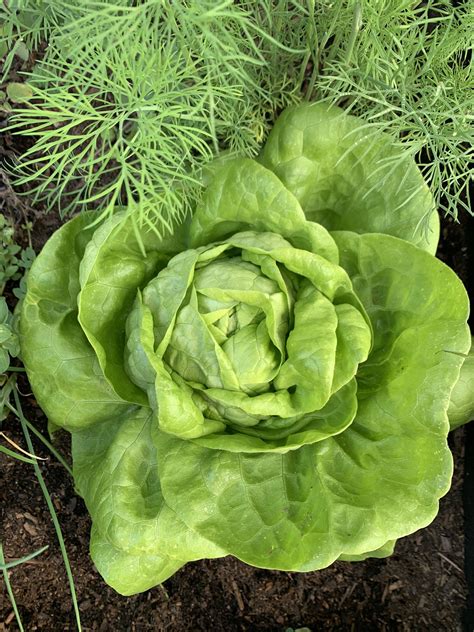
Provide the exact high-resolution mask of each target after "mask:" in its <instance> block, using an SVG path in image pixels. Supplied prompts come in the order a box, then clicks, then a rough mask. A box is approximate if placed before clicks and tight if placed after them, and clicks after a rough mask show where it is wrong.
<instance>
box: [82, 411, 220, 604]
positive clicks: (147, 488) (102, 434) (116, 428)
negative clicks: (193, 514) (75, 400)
mask: <svg viewBox="0 0 474 632" xmlns="http://www.w3.org/2000/svg"><path fill="white" fill-rule="evenodd" d="M152 425H153V422H152V411H151V410H150V409H149V408H136V409H135V411H132V412H129V413H127V414H124V415H122V416H121V417H119V418H113V419H111V420H110V421H108V422H105V423H101V424H97V425H96V426H94V428H92V429H91V428H87V429H85V430H84V431H82V432H76V433H74V434H73V444H72V447H73V450H72V452H73V460H74V479H75V483H76V487H77V489H78V491H79V493H80V494H81V495H82V496H83V497H84V499H85V501H86V504H87V508H88V510H89V513H90V514H91V517H92V520H93V522H94V530H93V535H92V542H91V555H92V558H93V560H94V562H95V563H96V565H97V567H98V569H99V571H100V572H101V573H102V574H103V575H104V576H105V577H106V578H107V581H108V583H109V584H110V585H111V586H113V587H114V588H115V590H117V591H118V592H120V593H122V594H133V593H135V592H140V591H143V590H146V589H148V588H151V587H152V586H155V585H156V584H158V583H161V582H163V581H164V580H165V579H167V578H168V577H169V576H170V575H172V574H173V573H174V572H175V571H176V570H178V568H180V567H181V566H183V564H185V563H186V562H188V561H190V560H195V559H200V558H202V557H208V558H212V557H219V556H222V555H225V552H224V551H222V550H221V549H219V548H218V547H217V546H216V545H214V544H213V543H211V542H209V541H206V540H205V539H204V538H202V537H201V536H199V534H197V533H196V532H193V531H191V530H190V529H189V528H188V527H187V526H186V525H185V524H184V523H183V522H182V521H181V520H180V519H179V517H178V516H177V515H176V514H175V513H174V512H173V511H172V510H171V509H170V508H169V506H168V505H167V504H166V502H165V501H164V499H163V495H162V493H161V486H160V481H159V477H158V469H157V460H156V450H155V448H154V445H153V442H152V440H151V432H152V430H151V428H152Z"/></svg>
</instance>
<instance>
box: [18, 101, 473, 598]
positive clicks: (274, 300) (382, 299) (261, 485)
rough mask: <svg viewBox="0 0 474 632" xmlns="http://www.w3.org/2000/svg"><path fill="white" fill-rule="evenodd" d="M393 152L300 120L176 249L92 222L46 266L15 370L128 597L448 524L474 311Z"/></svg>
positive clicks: (281, 130) (365, 551)
mask: <svg viewBox="0 0 474 632" xmlns="http://www.w3.org/2000/svg"><path fill="white" fill-rule="evenodd" d="M393 151H394V150H393V148H392V145H391V142H390V139H388V138H387V137H384V136H383V135H382V136H380V137H375V136H372V135H370V136H367V135H366V134H365V132H364V129H363V128H362V129H361V128H360V122H357V121H356V119H354V118H353V117H350V116H347V115H345V114H343V113H342V112H341V111H340V110H338V109H337V108H328V107H327V106H325V105H309V104H306V105H302V106H299V107H295V108H291V109H289V110H287V111H286V112H285V113H284V114H283V115H282V116H281V117H280V119H279V121H278V122H277V124H276V125H275V128H274V129H273V131H272V132H271V134H270V137H269V139H268V140H267V143H266V145H265V147H264V148H263V151H262V154H261V156H260V157H259V159H258V161H257V160H251V159H245V158H234V159H224V160H222V161H220V162H219V163H217V164H215V165H214V166H213V168H212V169H211V173H210V175H209V176H208V179H209V182H208V183H207V186H206V188H205V191H204V193H203V196H202V200H201V201H200V203H199V204H198V205H197V208H196V209H195V212H194V213H193V215H192V217H190V218H188V221H186V222H184V223H183V224H182V225H181V226H180V227H179V228H176V229H175V230H174V232H173V234H172V235H169V236H168V237H166V238H163V236H161V235H158V234H157V230H156V227H154V226H148V225H145V226H141V225H139V224H138V223H137V221H136V219H135V215H134V214H133V213H127V212H125V211H122V212H117V213H116V214H115V215H114V216H112V217H111V218H109V219H107V220H106V221H104V222H103V223H102V224H100V225H99V226H96V225H95V224H94V223H93V219H94V217H93V215H92V214H90V213H89V214H88V213H86V214H84V215H80V216H78V217H76V218H74V219H72V220H70V221H69V222H67V223H66V224H65V225H64V226H63V227H61V228H60V229H59V230H58V231H57V232H56V233H55V234H54V235H53V236H52V237H51V238H50V240H49V241H48V242H47V244H46V245H45V247H44V249H43V251H42V252H41V253H40V255H39V256H38V258H37V259H36V261H35V263H34V264H33V266H32V269H31V272H30V274H29V277H28V291H27V295H26V297H25V300H24V304H23V307H22V311H21V319H20V329H21V345H22V357H23V360H24V363H25V366H26V369H27V372H28V377H29V379H30V382H31V385H32V388H33V391H34V393H35V396H36V398H37V400H38V402H39V404H40V405H41V407H42V408H43V409H44V411H45V412H46V414H47V415H48V418H49V422H50V428H51V429H52V430H55V429H57V428H59V427H61V428H65V429H66V430H68V431H69V432H70V433H71V435H72V455H73V462H74V467H73V471H74V479H75V486H76V489H77V490H78V491H79V493H80V494H81V495H82V496H83V498H84V499H85V502H86V505H87V508H88V510H89V512H90V514H91V517H92V532H91V555H92V558H93V560H94V562H95V564H96V566H97V568H98V570H99V571H100V573H101V574H102V575H103V576H104V578H105V579H106V581H107V582H108V583H109V584H110V585H112V586H113V587H114V588H115V589H116V590H118V591H119V592H121V593H123V594H133V593H135V592H140V591H143V590H146V589H147V588H150V587H151V586H154V585H156V584H158V583H160V582H162V581H164V580H165V579H166V578H168V577H169V576H170V575H172V574H173V573H174V572H175V571H176V570H178V569H179V568H180V567H181V566H183V565H184V564H185V563H186V562H188V561H191V560H197V559H200V558H213V557H221V556H225V555H229V554H230V555H234V556H235V557H237V558H239V559H241V560H243V561H245V562H247V563H249V564H252V565H255V566H259V567H264V568H274V569H282V570H292V571H310V570H315V569H319V568H324V567H325V566H327V565H329V564H331V563H332V562H333V561H335V560H337V559H342V560H359V559H364V558H366V557H368V556H376V557H382V556H385V555H388V554H390V552H391V551H392V550H393V546H394V541H395V540H396V539H397V538H399V537H402V536H404V535H407V534H409V533H412V532H413V531H415V530H417V529H419V528H421V527H423V526H425V525H427V524H428V523H429V522H430V521H431V520H433V518H434V516H435V515H436V512H437V509H438V501H439V499H440V497H441V496H442V495H443V494H445V493H446V491H447V490H448V488H449V484H450V478H451V473H452V460H451V454H450V451H449V448H448V445H447V434H448V431H449V422H448V415H447V412H448V406H449V402H450V397H451V394H452V392H453V389H454V387H455V385H456V384H457V383H458V378H459V374H460V369H461V366H462V365H463V362H464V359H465V357H466V354H467V353H468V351H469V347H470V335H469V330H468V327H467V324H466V320H467V315H468V301H467V297H466V293H465V291H464V288H463V286H462V284H461V282H460V281H459V279H458V278H457V277H456V275H455V274H454V273H453V272H452V271H451V270H450V269H449V268H448V267H446V266H445V265H444V264H443V263H441V262H440V261H438V260H437V259H435V258H434V256H433V253H434V251H435V248H436V244H437V240H438V234H439V226H438V220H437V216H436V214H433V215H432V216H431V219H430V221H429V222H428V224H426V223H425V226H426V227H427V229H428V230H427V231H426V232H425V233H420V232H419V231H418V227H419V226H420V225H421V224H422V223H423V222H422V220H423V218H424V217H426V216H427V214H429V211H430V209H431V207H432V198H431V196H430V194H429V191H428V189H427V187H426V184H425V183H424V181H423V178H422V177H421V174H420V172H419V171H418V169H417V168H416V166H415V165H414V163H412V162H411V160H410V159H409V158H407V159H406V160H400V159H399V156H397V162H396V163H394V161H393V160H389V158H391V157H393V156H392V154H393ZM394 164H396V166H395V167H394V166H393V165H394ZM459 383H461V386H462V388H461V390H460V391H459V393H458V394H457V395H456V397H455V400H456V402H455V403H456V409H455V420H454V421H455V425H459V424H460V423H463V421H465V419H464V417H465V414H464V412H463V411H470V410H471V407H470V402H469V401H467V399H469V398H467V399H466V396H465V393H466V386H465V385H466V384H469V383H470V382H469V381H466V380H464V381H462V380H459Z"/></svg>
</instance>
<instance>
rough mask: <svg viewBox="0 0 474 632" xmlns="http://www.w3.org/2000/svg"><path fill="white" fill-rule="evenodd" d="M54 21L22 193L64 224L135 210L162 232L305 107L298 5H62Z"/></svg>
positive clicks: (28, 126)
mask: <svg viewBox="0 0 474 632" xmlns="http://www.w3.org/2000/svg"><path fill="white" fill-rule="evenodd" d="M33 4H34V3H25V7H27V6H30V5H31V6H33ZM24 10H26V9H24ZM32 10H35V9H32ZM54 11H55V15H54V18H51V21H53V22H54V24H56V25H58V24H60V26H57V28H54V26H53V27H52V28H51V29H50V30H49V33H50V36H49V44H48V48H47V50H46V54H45V57H44V58H43V60H42V61H41V62H40V63H38V64H37V65H36V66H35V68H34V69H33V72H32V73H31V74H29V76H28V83H29V84H30V85H31V86H32V88H33V92H34V97H33V98H32V99H31V101H30V102H29V104H28V107H26V108H22V109H20V110H18V111H17V112H16V114H15V115H14V116H13V117H12V129H14V130H15V131H16V132H17V133H19V134H27V135H34V137H35V139H36V141H35V143H34V144H33V146H32V147H31V148H30V149H29V150H27V151H26V153H25V154H24V155H23V156H22V160H21V162H20V165H19V166H18V168H17V169H16V176H17V184H20V185H28V188H29V189H30V193H31V191H32V192H33V193H34V195H35V196H36V198H43V199H45V201H46V204H47V205H48V206H56V207H59V208H60V210H61V212H62V213H63V214H65V213H67V212H68V211H70V210H72V209H76V208H77V205H80V206H83V207H84V206H91V205H94V206H95V207H96V208H97V209H98V210H99V211H100V212H101V216H102V215H104V214H109V213H111V212H113V208H114V207H115V206H116V205H117V204H121V203H126V204H127V206H128V208H129V209H130V211H131V212H135V211H136V212H135V213H134V214H135V216H136V217H137V220H138V223H140V224H141V223H143V222H144V223H149V224H152V225H153V226H154V227H155V228H156V229H157V230H158V231H159V232H162V231H163V230H166V229H168V228H170V226H171V224H172V222H173V221H174V220H180V219H183V217H184V216H185V215H186V213H187V212H188V210H189V209H190V208H191V206H192V205H193V202H194V201H195V199H196V197H197V196H198V195H199V190H200V170H201V168H202V166H203V165H204V164H205V163H206V162H208V161H209V160H210V159H211V158H212V157H213V156H214V155H216V154H217V153H218V151H219V150H220V149H221V148H222V147H225V148H228V149H230V150H231V151H232V152H238V153H242V152H244V153H247V154H249V155H252V154H255V153H256V152H257V151H258V148H259V145H260V143H261V141H262V139H263V138H264V136H265V133H266V131H267V129H268V127H269V125H270V124H271V122H272V119H273V115H274V112H275V111H276V110H279V109H281V108H283V107H285V106H286V105H287V104H289V103H291V102H294V101H297V100H298V98H299V95H300V91H301V83H302V80H303V76H302V73H301V68H300V63H301V56H302V55H304V53H305V51H306V50H307V43H306V41H305V37H306V32H307V25H308V21H307V18H308V15H309V13H308V9H307V8H305V7H304V6H303V5H300V4H298V3H296V2H291V1H286V0H285V1H279V2H276V3H275V2H271V1H269V0H258V1H257V2H241V3H234V2H229V1H225V2H218V3H216V2H213V1H207V0H204V1H202V0H200V1H194V0H190V1H189V2H169V1H165V2H163V1H162V0H147V1H143V2H137V3H133V4H132V3H130V2H129V1H128V0H119V1H118V2H115V3H114V4H111V3H109V2H103V1H92V0H85V1H84V2H82V3H81V4H80V6H77V5H74V4H72V3H70V2H67V1H64V0H58V1H57V2H55V3H54ZM17 17H18V14H17ZM42 28H43V29H46V27H45V26H44V23H43V27H42ZM277 38H278V39H277Z"/></svg>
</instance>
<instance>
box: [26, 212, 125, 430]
mask: <svg viewBox="0 0 474 632" xmlns="http://www.w3.org/2000/svg"><path fill="white" fill-rule="evenodd" d="M90 222H91V215H89V214H84V215H81V216H79V217H76V218H75V219H73V220H71V221H69V222H68V223H67V224H65V225H64V226H63V227H62V228H60V229H59V230H58V231H56V233H54V235H53V236H52V237H51V239H50V240H49V241H48V242H47V244H46V245H45V246H44V248H43V250H42V252H41V255H40V256H39V257H37V259H36V260H35V262H34V263H33V266H32V268H31V270H30V272H29V274H28V292H27V295H26V297H25V300H24V302H23V307H22V315H21V319H20V334H21V338H22V359H23V361H24V363H25V366H26V367H27V369H28V378H29V380H30V383H31V386H32V388H33V391H34V393H35V396H36V399H37V400H38V403H39V404H40V406H41V407H42V408H43V410H44V411H45V413H46V414H47V415H48V418H49V420H50V422H52V423H53V424H54V425H56V426H62V427H64V428H66V429H68V430H71V431H72V430H74V429H76V428H82V427H84V426H91V425H93V424H95V423H97V422H100V421H102V420H104V419H109V418H111V417H115V416H118V415H121V414H122V413H123V412H125V410H128V409H129V408H130V404H129V403H128V402H125V401H123V400H122V399H121V398H120V397H118V395H117V394H116V393H115V392H114V391H113V389H112V388H111V387H110V385H109V384H108V382H107V381H106V380H105V378H104V375H103V373H102V371H101V370H100V367H99V365H98V362H97V358H96V355H95V353H94V350H93V349H92V347H91V346H90V344H89V342H88V340H87V338H86V336H85V335H84V332H83V331H82V329H81V327H80V325H79V323H78V320H77V315H78V314H77V295H78V293H79V290H80V285H79V264H80V261H81V260H82V257H83V256H84V251H85V248H86V245H87V242H88V241H89V240H90V238H91V236H92V234H93V229H92V228H88V225H89V224H90Z"/></svg>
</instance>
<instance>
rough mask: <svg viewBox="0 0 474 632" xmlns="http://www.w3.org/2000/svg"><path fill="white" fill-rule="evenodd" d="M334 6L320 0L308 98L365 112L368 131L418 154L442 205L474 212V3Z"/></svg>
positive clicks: (385, 0) (405, 0) (364, 0)
mask: <svg viewBox="0 0 474 632" xmlns="http://www.w3.org/2000/svg"><path fill="white" fill-rule="evenodd" d="M331 4H332V7H331V8H330V9H329V5H326V7H325V6H324V4H319V6H318V8H317V11H316V15H315V24H316V34H317V37H316V40H315V43H314V46H315V48H314V64H315V66H314V68H315V71H314V72H313V76H312V77H311V81H310V85H309V87H308V97H309V98H318V99H321V98H322V99H328V100H330V101H332V102H335V103H336V104H338V105H342V106H343V107H345V108H348V109H349V110H350V111H351V112H352V113H353V114H356V115H358V116H361V117H362V118H365V120H366V121H367V134H371V133H373V134H377V133H378V131H379V130H380V129H383V130H384V131H386V132H388V133H390V134H391V135H392V136H393V138H394V140H395V142H396V143H397V144H399V145H400V148H401V151H400V153H399V154H398V156H399V159H402V157H403V151H402V150H403V149H404V150H408V151H409V152H410V153H411V154H412V155H413V156H414V157H415V159H416V160H417V162H418V164H419V166H420V167H421V170H422V172H423V175H424V177H425V179H426V180H427V182H428V184H429V186H430V188H431V189H432V191H433V194H434V196H435V201H436V206H437V207H438V208H439V209H440V210H443V211H444V212H446V213H448V214H451V215H452V216H454V217H455V218H457V211H458V209H459V208H461V207H463V208H465V209H466V210H467V211H468V212H471V213H472V212H473V209H472V207H471V205H470V199H469V183H470V180H472V177H473V176H472V169H471V165H472V161H473V159H474V152H473V141H474V128H473V120H474V75H473V64H474V61H473V57H472V46H473V37H472V34H473V33H474V3H473V2H472V0H467V1H465V2H459V3H456V4H457V5H458V6H456V7H454V6H453V4H454V3H452V2H450V1H449V0H426V1H424V2H419V3H417V2H413V0H377V1H376V2H374V0H360V1H355V2H332V3H331ZM328 24H329V28H328ZM318 70H319V72H318ZM391 160H392V161H394V162H396V161H397V160H398V157H397V156H395V157H394V158H392V159H391ZM394 167H395V164H394Z"/></svg>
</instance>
